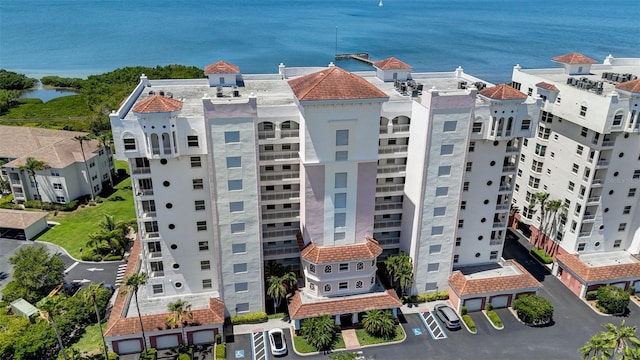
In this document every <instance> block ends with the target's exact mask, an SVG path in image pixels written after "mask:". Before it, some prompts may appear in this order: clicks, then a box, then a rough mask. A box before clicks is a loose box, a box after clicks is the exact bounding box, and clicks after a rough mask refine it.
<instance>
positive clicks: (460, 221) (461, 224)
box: [458, 219, 464, 229]
mask: <svg viewBox="0 0 640 360" xmlns="http://www.w3.org/2000/svg"><path fill="white" fill-rule="evenodd" d="M463 227H464V219H460V220H458V229H462V228H463Z"/></svg>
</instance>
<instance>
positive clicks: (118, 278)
mask: <svg viewBox="0 0 640 360" xmlns="http://www.w3.org/2000/svg"><path fill="white" fill-rule="evenodd" d="M126 270H127V264H126V263H124V264H120V265H119V266H118V272H117V274H116V283H115V284H114V286H115V287H118V286H120V285H122V280H123V279H124V273H125V271H126Z"/></svg>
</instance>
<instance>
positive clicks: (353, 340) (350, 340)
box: [342, 329, 360, 350]
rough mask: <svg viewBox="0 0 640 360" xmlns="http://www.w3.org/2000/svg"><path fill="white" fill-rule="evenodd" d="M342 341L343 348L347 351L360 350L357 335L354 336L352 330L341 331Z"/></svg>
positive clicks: (354, 332) (354, 333)
mask: <svg viewBox="0 0 640 360" xmlns="http://www.w3.org/2000/svg"><path fill="white" fill-rule="evenodd" d="M342 339H343V340H344V346H345V348H346V349H347V350H355V349H360V342H359V341H358V335H356V331H355V330H354V329H346V330H342Z"/></svg>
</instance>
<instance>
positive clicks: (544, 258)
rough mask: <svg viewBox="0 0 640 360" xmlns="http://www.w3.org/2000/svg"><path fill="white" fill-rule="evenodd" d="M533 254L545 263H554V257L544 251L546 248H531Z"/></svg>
mask: <svg viewBox="0 0 640 360" xmlns="http://www.w3.org/2000/svg"><path fill="white" fill-rule="evenodd" d="M531 255H533V256H534V257H535V258H537V259H538V260H540V262H542V263H543V264H551V263H553V258H552V257H551V256H549V255H547V253H546V252H545V251H544V249H538V248H533V249H531Z"/></svg>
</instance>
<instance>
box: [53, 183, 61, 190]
mask: <svg viewBox="0 0 640 360" xmlns="http://www.w3.org/2000/svg"><path fill="white" fill-rule="evenodd" d="M53 189H54V190H62V184H59V183H54V184H53Z"/></svg>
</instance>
